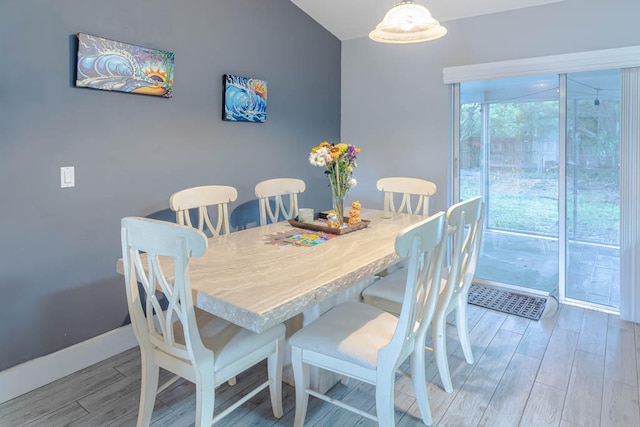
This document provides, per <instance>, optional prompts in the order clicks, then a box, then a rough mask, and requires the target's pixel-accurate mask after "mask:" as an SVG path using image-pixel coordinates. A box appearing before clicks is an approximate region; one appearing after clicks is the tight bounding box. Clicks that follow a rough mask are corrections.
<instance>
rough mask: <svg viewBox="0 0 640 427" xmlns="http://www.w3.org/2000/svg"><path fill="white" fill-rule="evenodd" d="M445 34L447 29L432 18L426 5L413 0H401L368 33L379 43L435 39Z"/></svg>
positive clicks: (415, 41)
mask: <svg viewBox="0 0 640 427" xmlns="http://www.w3.org/2000/svg"><path fill="white" fill-rule="evenodd" d="M445 34H447V29H446V28H445V27H443V26H442V25H440V23H439V22H438V21H437V20H435V19H433V17H432V16H431V13H430V12H429V10H428V9H427V8H426V7H424V6H422V5H419V4H416V2H414V1H413V0H403V1H401V2H400V3H396V4H394V5H393V7H392V8H391V9H390V10H389V11H388V12H387V14H386V15H384V18H382V21H381V22H380V23H379V24H378V25H376V28H374V30H373V31H371V32H370V33H369V38H370V39H371V40H373V41H376V42H381V43H418V42H426V41H429V40H435V39H438V38H440V37H442V36H444V35H445Z"/></svg>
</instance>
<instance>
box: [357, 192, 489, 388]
mask: <svg viewBox="0 0 640 427" xmlns="http://www.w3.org/2000/svg"><path fill="white" fill-rule="evenodd" d="M446 218H447V224H448V235H449V236H450V243H451V251H450V254H449V255H450V263H449V265H448V267H447V270H446V275H445V277H443V279H442V281H441V285H440V296H439V298H438V307H437V309H436V312H435V315H434V317H433V320H432V322H431V327H432V329H431V336H432V341H433V349H431V348H427V350H433V352H434V357H435V361H436V365H437V366H438V372H439V374H440V380H441V381H442V387H443V389H444V390H445V391H446V392H447V393H451V392H452V391H453V384H452V381H451V374H450V371H449V361H448V358H447V346H446V338H447V335H446V327H447V316H448V315H449V313H451V312H452V311H454V310H455V312H456V314H455V315H456V328H457V331H458V339H459V340H460V346H461V347H462V350H463V353H464V356H465V360H466V361H467V363H469V364H473V363H474V357H473V352H472V350H471V342H470V340H469V328H468V325H467V301H468V295H469V288H470V286H471V282H472V281H473V277H474V275H475V271H476V266H477V264H478V257H479V255H480V247H481V242H482V230H483V223H484V203H483V202H482V197H480V196H478V197H474V198H471V199H468V200H465V201H462V202H460V203H456V204H455V205H452V206H451V207H450V208H449V209H448V210H447V214H446ZM403 274H404V270H398V271H396V272H394V273H391V274H389V275H388V276H386V277H385V279H386V280H385V281H378V282H376V283H374V284H373V285H371V286H369V287H368V288H366V289H365V290H364V291H363V292H362V298H363V301H364V302H365V303H367V304H371V305H373V306H375V307H378V308H380V309H382V310H385V311H388V312H390V313H393V314H396V315H398V314H399V313H400V311H401V309H402V301H403V293H404V290H403V288H402V283H403ZM425 387H426V382H425Z"/></svg>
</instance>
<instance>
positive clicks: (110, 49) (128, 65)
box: [76, 33, 174, 98]
mask: <svg viewBox="0 0 640 427" xmlns="http://www.w3.org/2000/svg"><path fill="white" fill-rule="evenodd" d="M173 60H174V56H173V53H171V52H165V51H164V50H157V49H147V48H144V47H140V46H135V45H132V44H127V43H122V42H118V41H114V40H108V39H105V38H102V37H97V36H91V35H88V34H83V33H78V67H77V77H76V86H77V87H88V88H93V89H101V90H110V91H118V92H129V93H138V94H143V95H153V96H162V97H164V98H171V97H172V96H173Z"/></svg>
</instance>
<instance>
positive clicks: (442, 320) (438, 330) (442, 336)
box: [431, 314, 453, 393]
mask: <svg viewBox="0 0 640 427" xmlns="http://www.w3.org/2000/svg"><path fill="white" fill-rule="evenodd" d="M431 336H432V339H433V353H434V356H435V359H436V365H437V366H438V372H439V373H440V380H441V381H442V388H443V389H444V391H446V392H447V393H452V392H453V383H452V382H451V374H450V373H449V359H448V358H447V319H446V316H445V315H440V314H439V315H438V316H437V317H436V319H434V323H433V324H432V331H431Z"/></svg>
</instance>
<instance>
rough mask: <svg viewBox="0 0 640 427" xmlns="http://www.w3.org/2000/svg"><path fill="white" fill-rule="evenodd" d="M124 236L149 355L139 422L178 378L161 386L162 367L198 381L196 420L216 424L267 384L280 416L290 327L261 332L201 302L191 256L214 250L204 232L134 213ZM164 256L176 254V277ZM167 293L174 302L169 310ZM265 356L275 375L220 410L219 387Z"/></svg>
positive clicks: (131, 289)
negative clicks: (229, 319)
mask: <svg viewBox="0 0 640 427" xmlns="http://www.w3.org/2000/svg"><path fill="white" fill-rule="evenodd" d="M121 237H122V260H123V267H124V275H125V282H126V293H127V305H128V308H129V315H130V317H131V324H132V326H133V331H134V333H135V336H136V338H137V340H138V344H139V346H140V354H141V358H142V386H141V392H140V410H139V413H138V421H137V425H138V426H148V425H149V423H150V422H151V415H152V412H153V406H154V403H155V400H156V394H157V393H160V392H161V391H162V390H164V389H166V388H167V387H168V386H169V385H171V383H173V382H174V381H175V379H172V380H170V381H169V382H168V383H166V384H164V385H162V386H161V387H158V374H159V368H164V369H166V370H168V371H170V372H172V373H174V374H176V375H179V376H181V377H184V378H186V379H187V380H189V381H191V382H193V383H195V385H196V420H195V425H196V426H205V425H206V426H210V425H211V424H212V423H215V422H217V421H219V420H220V419H222V418H223V417H225V416H226V415H228V414H229V413H230V412H231V411H233V410H234V409H236V408H238V407H239V406H240V405H242V404H244V403H245V402H246V401H247V400H249V399H251V398H252V397H253V396H255V395H256V394H257V393H259V392H260V391H262V390H263V389H265V388H267V387H269V391H270V397H271V406H272V409H273V414H274V416H275V417H277V418H280V417H281V416H282V414H283V410H282V363H283V353H284V334H285V326H284V325H283V324H278V325H276V326H274V327H272V328H269V329H268V330H266V331H265V332H263V333H261V334H257V333H254V332H251V331H249V330H247V329H243V328H241V327H239V326H236V325H234V324H233V323H230V322H227V321H225V320H223V319H221V318H218V317H215V316H213V315H211V314H209V313H207V312H205V311H202V310H200V309H197V308H195V307H194V305H193V296H192V291H191V285H190V276H189V260H190V258H191V257H201V256H202V255H203V254H204V253H205V251H206V250H207V246H208V242H207V237H206V236H205V235H204V233H202V232H201V231H199V230H196V229H194V228H191V227H188V226H182V225H177V224H173V223H169V222H164V221H158V220H153V219H148V218H136V217H128V218H123V219H122V227H121ZM143 252H144V254H142V253H143ZM160 257H170V258H173V269H172V272H173V277H172V278H169V277H167V276H165V271H163V269H162V268H161V267H160V264H159V259H160ZM138 283H140V285H141V288H142V289H143V292H142V294H141V292H140V288H139V285H138ZM160 294H162V295H160ZM160 296H164V298H165V299H166V301H167V302H168V304H167V307H166V309H164V310H163V308H162V307H161V305H160ZM264 359H267V371H268V379H267V380H266V381H265V382H263V383H262V384H260V385H259V386H258V387H256V388H255V389H254V390H252V391H248V392H247V391H246V390H244V391H243V394H244V396H243V397H242V398H240V399H238V400H237V401H236V402H235V403H233V404H232V405H231V406H229V407H228V408H227V409H225V410H224V411H222V412H220V413H219V414H216V415H215V417H214V406H215V395H216V393H215V389H216V387H218V386H219V385H221V384H223V383H224V382H226V381H228V380H229V379H230V378H233V377H235V376H236V375H238V374H240V373H241V372H243V371H245V370H247V369H248V368H250V367H252V366H254V365H255V364H256V363H259V362H260V361H262V360H264ZM176 379H177V378H176Z"/></svg>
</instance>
